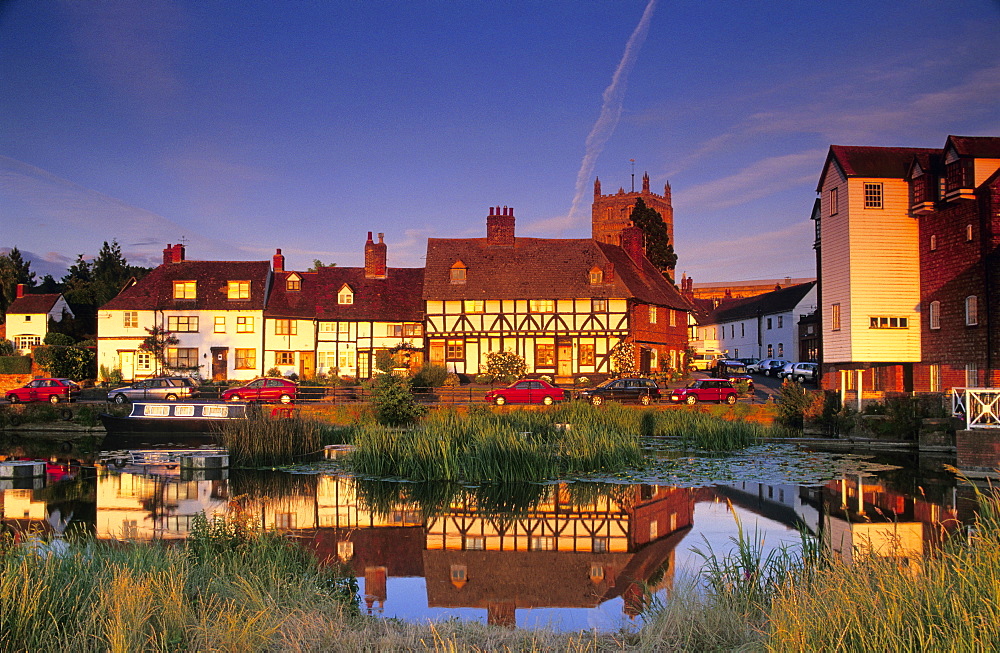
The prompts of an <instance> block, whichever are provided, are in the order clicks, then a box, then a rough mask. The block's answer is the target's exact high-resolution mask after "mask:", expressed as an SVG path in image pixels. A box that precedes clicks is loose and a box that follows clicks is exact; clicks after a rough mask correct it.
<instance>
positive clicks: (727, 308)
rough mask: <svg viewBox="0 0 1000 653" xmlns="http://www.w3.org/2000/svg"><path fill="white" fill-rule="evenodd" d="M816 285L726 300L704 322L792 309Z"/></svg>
mask: <svg viewBox="0 0 1000 653" xmlns="http://www.w3.org/2000/svg"><path fill="white" fill-rule="evenodd" d="M815 286H816V282H815V281H811V282H809V283H803V284H799V285H797V286H789V287H788V288H782V289H781V290H775V291H772V292H769V293H764V294H763V295H757V296H756V297H749V298H747V299H737V300H733V301H731V302H726V303H724V304H722V305H720V306H719V307H718V308H717V309H715V310H714V311H712V313H711V314H710V315H709V316H708V317H707V321H706V322H704V324H719V323H720V322H733V321H735V320H746V319H750V318H755V317H757V316H758V315H773V314H775V313H784V312H785V311H790V310H792V309H794V308H795V307H796V306H798V304H799V302H801V301H802V298H803V297H805V296H806V295H807V294H808V293H809V291H810V290H812V289H813V288H814V287H815Z"/></svg>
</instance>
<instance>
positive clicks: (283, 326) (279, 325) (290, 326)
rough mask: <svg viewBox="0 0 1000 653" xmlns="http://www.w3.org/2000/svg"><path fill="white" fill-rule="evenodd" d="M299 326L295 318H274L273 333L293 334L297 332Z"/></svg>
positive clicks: (281, 334)
mask: <svg viewBox="0 0 1000 653" xmlns="http://www.w3.org/2000/svg"><path fill="white" fill-rule="evenodd" d="M298 330H299V326H298V322H296V321H295V320H275V321H274V335H276V336H294V335H297V334H298Z"/></svg>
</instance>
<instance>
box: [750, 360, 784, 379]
mask: <svg viewBox="0 0 1000 653" xmlns="http://www.w3.org/2000/svg"><path fill="white" fill-rule="evenodd" d="M788 362H789V361H786V360H785V359H784V358H765V359H764V360H762V361H761V362H760V363H758V364H757V373H758V374H763V375H764V376H777V375H778V372H780V371H781V368H783V367H784V366H785V364H786V363H788Z"/></svg>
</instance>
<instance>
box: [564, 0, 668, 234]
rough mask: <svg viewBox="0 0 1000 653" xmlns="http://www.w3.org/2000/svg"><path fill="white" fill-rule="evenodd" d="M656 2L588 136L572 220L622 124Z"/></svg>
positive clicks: (634, 34)
mask: <svg viewBox="0 0 1000 653" xmlns="http://www.w3.org/2000/svg"><path fill="white" fill-rule="evenodd" d="M655 6H656V0H649V4H647V5H646V10H645V11H644V12H642V18H641V19H640V20H639V24H638V25H636V26H635V30H633V31H632V36H630V37H629V39H628V43H626V44H625V52H624V54H622V59H621V61H619V62H618V68H617V69H616V70H615V74H614V75H613V76H612V77H611V84H609V85H608V87H607V88H606V89H604V103H603V104H602V106H601V115H600V116H598V118H597V122H595V123H594V126H593V128H592V129H591V130H590V134H589V135H588V136H587V151H586V153H585V154H584V155H583V161H582V162H581V163H580V171H579V172H578V173H577V175H576V195H575V196H574V197H573V206H572V207H571V208H570V210H569V216H568V217H569V221H570V222H572V221H573V220H574V219H575V218H576V216H577V212H578V211H579V210H580V204H581V203H582V202H583V198H584V196H585V194H586V192H587V187H588V184H589V183H590V181H591V178H592V177H593V176H594V165H595V163H596V162H597V157H598V156H600V154H601V152H602V151H604V146H605V145H606V144H607V142H608V139H610V138H611V135H612V134H613V133H614V131H615V127H617V126H618V119H619V118H621V115H622V103H623V102H624V100H625V87H626V86H628V75H629V72H631V70H632V66H633V65H634V64H635V60H636V58H637V57H638V55H639V48H640V47H642V44H643V42H644V41H645V40H646V34H647V33H648V32H649V22H650V20H652V18H653V9H654V7H655Z"/></svg>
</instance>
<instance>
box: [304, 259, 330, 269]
mask: <svg viewBox="0 0 1000 653" xmlns="http://www.w3.org/2000/svg"><path fill="white" fill-rule="evenodd" d="M335 267H337V264H336V263H324V262H323V261H321V260H319V259H318V258H314V259H313V264H312V267H311V268H309V269H308V270H306V272H319V271H320V270H322V269H323V268H335Z"/></svg>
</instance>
